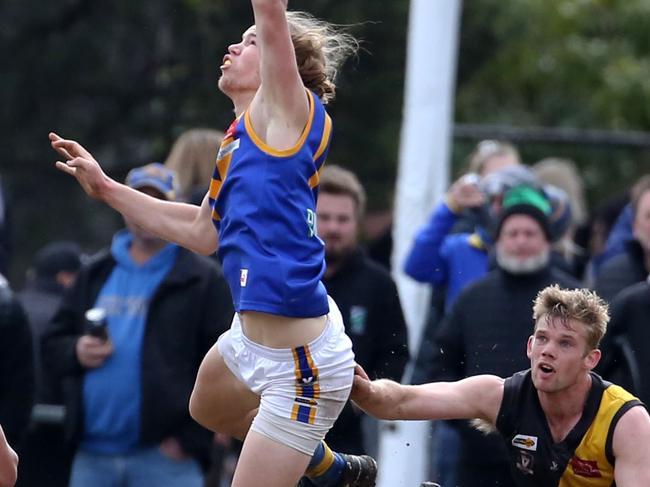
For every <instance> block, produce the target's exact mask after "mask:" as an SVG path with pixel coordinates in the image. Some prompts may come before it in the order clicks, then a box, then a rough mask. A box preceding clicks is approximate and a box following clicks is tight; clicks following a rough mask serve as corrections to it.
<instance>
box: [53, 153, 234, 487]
mask: <svg viewBox="0 0 650 487" xmlns="http://www.w3.org/2000/svg"><path fill="white" fill-rule="evenodd" d="M126 183H127V185H129V186H131V187H133V188H135V189H138V190H140V191H143V192H146V193H148V194H150V195H152V196H156V197H158V198H162V199H167V200H173V199H174V198H175V187H176V184H175V174H174V173H173V172H172V171H170V170H168V169H166V168H164V166H162V165H161V164H155V163H154V164H149V165H147V166H144V167H142V168H137V169H134V170H133V171H131V172H130V173H129V175H128V176H127V181H126ZM126 226H127V230H124V231H120V232H118V233H117V234H116V235H115V236H114V238H113V243H112V245H111V249H110V252H105V253H103V254H101V255H99V256H98V257H96V258H95V259H94V260H93V261H92V262H90V263H89V264H88V265H86V266H84V267H83V268H82V270H81V272H80V274H79V277H78V279H77V282H76V284H75V285H74V286H73V288H72V289H71V292H69V293H68V294H67V295H66V297H65V298H64V301H63V304H62V306H61V308H60V309H59V311H58V313H57V314H56V316H55V317H54V318H53V321H52V324H51V326H50V329H49V330H48V331H47V333H46V336H45V339H44V344H43V350H44V359H45V362H46V364H47V365H48V366H49V367H51V368H52V369H53V370H55V371H56V372H57V373H58V374H59V375H60V377H61V378H62V385H63V390H64V395H65V399H66V407H67V415H66V420H67V424H66V431H67V436H68V437H69V439H71V440H72V441H73V442H74V444H76V445H78V449H77V452H76V455H75V460H74V462H73V467H72V473H71V479H70V486H71V487H85V486H89V485H94V486H101V485H123V486H126V487H130V486H137V487H147V486H152V487H153V486H159V485H166V486H179V487H180V486H183V487H195V486H196V487H201V486H202V484H203V476H202V473H201V469H200V465H201V463H202V462H204V461H205V460H206V458H207V456H208V455H209V449H210V444H211V438H212V435H211V433H210V432H209V431H207V430H205V429H204V428H202V427H200V426H199V425H198V424H196V423H195V422H194V421H193V420H192V419H191V418H190V415H189V412H188V403H189V398H190V394H191V392H192V388H193V386H194V380H195V378H196V373H197V371H198V368H199V365H200V363H201V361H202V359H203V357H204V355H205V354H206V352H207V351H208V349H209V348H210V347H211V346H212V345H213V344H214V342H215V341H216V339H217V337H218V336H219V335H220V334H221V333H222V332H224V331H225V330H227V329H228V326H229V324H230V321H231V319H232V314H233V311H232V304H231V300H230V297H229V292H228V289H227V285H226V283H225V281H224V279H223V278H222V277H221V276H220V274H219V271H218V270H217V268H216V267H215V265H214V264H213V263H212V262H211V261H210V260H209V259H206V258H204V257H200V256H198V255H195V254H193V253H191V252H189V251H187V250H185V249H182V248H179V247H178V246H176V245H173V244H167V243H166V242H164V241H162V240H160V239H158V238H157V237H155V236H154V235H151V234H149V233H148V232H146V231H144V230H143V229H142V228H140V227H138V226H137V225H134V224H133V223H132V222H131V221H129V220H128V219H126ZM91 308H95V309H101V310H102V312H103V313H104V314H105V315H106V320H107V323H108V325H107V330H106V331H107V333H106V337H98V336H93V335H91V334H90V332H89V329H88V328H86V326H87V325H86V323H85V321H84V314H85V312H86V311H87V310H89V309H91ZM102 312H100V314H101V313H102Z"/></svg>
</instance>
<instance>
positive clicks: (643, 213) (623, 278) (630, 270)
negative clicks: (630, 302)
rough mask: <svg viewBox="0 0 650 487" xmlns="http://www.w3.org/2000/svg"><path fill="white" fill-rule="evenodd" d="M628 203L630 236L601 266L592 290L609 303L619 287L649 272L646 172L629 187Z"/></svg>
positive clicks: (649, 202)
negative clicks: (616, 253) (630, 223)
mask: <svg viewBox="0 0 650 487" xmlns="http://www.w3.org/2000/svg"><path fill="white" fill-rule="evenodd" d="M630 205H631V208H632V215H633V221H632V232H633V236H634V238H633V239H632V240H630V241H628V242H627V243H626V244H625V246H624V250H623V252H622V253H620V254H619V255H617V256H615V257H612V258H611V259H609V260H608V261H607V262H606V263H605V264H604V265H603V266H602V268H601V269H600V272H599V273H598V276H597V278H596V286H595V288H596V292H597V293H598V295H599V296H600V297H601V298H603V299H605V300H606V301H610V302H611V301H612V300H613V299H614V297H615V296H616V294H617V293H619V292H620V291H621V290H622V289H623V288H625V287H627V286H630V285H632V284H634V283H636V282H639V281H643V280H645V279H646V277H647V276H648V273H650V174H646V175H645V176H643V177H641V178H640V179H639V180H638V181H637V182H636V183H635V184H634V186H633V187H632V190H631V193H630Z"/></svg>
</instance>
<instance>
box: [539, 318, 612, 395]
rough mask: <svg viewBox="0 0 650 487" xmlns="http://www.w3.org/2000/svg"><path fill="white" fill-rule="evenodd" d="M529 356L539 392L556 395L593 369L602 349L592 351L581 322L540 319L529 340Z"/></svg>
mask: <svg viewBox="0 0 650 487" xmlns="http://www.w3.org/2000/svg"><path fill="white" fill-rule="evenodd" d="M527 355H528V358H529V359H530V366H531V374H532V379H533V384H535V387H536V388H537V390H538V391H542V392H546V393H554V392H561V391H564V390H566V389H568V388H570V387H572V386H573V385H575V384H576V383H578V381H579V380H580V379H581V378H582V377H583V376H584V374H585V373H586V372H588V371H589V370H591V369H593V368H594V367H595V366H596V364H597V363H598V360H599V359H600V350H589V346H588V344H587V332H586V330H585V325H584V324H583V323H582V322H579V321H575V320H569V321H564V320H561V319H559V318H553V319H545V318H541V319H540V320H539V321H538V323H537V326H536V329H535V332H534V334H533V336H531V337H530V338H529V339H528V348H527Z"/></svg>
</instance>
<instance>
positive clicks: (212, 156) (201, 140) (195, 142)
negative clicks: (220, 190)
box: [165, 128, 223, 204]
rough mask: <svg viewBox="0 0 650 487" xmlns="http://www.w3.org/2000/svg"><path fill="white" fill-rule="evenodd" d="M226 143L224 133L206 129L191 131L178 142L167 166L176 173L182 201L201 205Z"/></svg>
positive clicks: (166, 162)
mask: <svg viewBox="0 0 650 487" xmlns="http://www.w3.org/2000/svg"><path fill="white" fill-rule="evenodd" d="M222 139H223V132H220V131H219V130H213V129H204V128H195V129H190V130H187V131H185V132H183V133H182V134H181V135H180V136H179V137H178V139H176V141H175V142H174V145H173V146H172V149H171V151H170V153H169V156H168V157H167V160H165V166H166V167H168V168H169V169H171V170H172V171H176V174H177V176H178V185H179V190H180V195H179V196H180V199H182V200H185V201H189V202H193V203H197V204H201V199H202V198H203V197H204V196H205V193H206V192H207V189H208V188H207V183H208V182H209V181H210V178H211V177H212V172H213V171H214V164H215V161H216V159H217V152H219V146H220V144H221V140H222Z"/></svg>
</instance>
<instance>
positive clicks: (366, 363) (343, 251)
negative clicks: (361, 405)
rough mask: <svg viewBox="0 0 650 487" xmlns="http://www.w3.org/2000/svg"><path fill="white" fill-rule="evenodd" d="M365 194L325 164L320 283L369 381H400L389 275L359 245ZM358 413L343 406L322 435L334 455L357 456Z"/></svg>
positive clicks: (403, 349) (402, 333)
mask: <svg viewBox="0 0 650 487" xmlns="http://www.w3.org/2000/svg"><path fill="white" fill-rule="evenodd" d="M364 207H365V192H364V190H363V187H362V186H361V184H360V182H359V180H358V179H357V177H356V176H355V175H354V174H353V173H352V172H350V171H348V170H347V169H344V168H342V167H339V166H335V165H328V166H326V167H325V169H323V171H322V173H321V177H320V192H319V195H318V204H317V207H316V213H317V217H318V235H319V237H320V238H321V239H323V241H324V242H325V260H326V263H327V270H326V271H325V278H324V279H323V282H324V283H325V286H326V288H327V292H328V294H329V295H330V296H332V298H334V300H335V301H336V303H337V304H338V305H339V309H340V310H341V314H342V316H343V322H344V323H345V331H346V333H347V335H348V336H349V337H350V338H351V339H352V348H353V350H354V354H355V360H356V361H357V363H359V364H361V365H362V366H363V367H364V368H365V370H367V371H368V373H369V374H370V375H371V376H372V377H390V378H392V379H394V380H400V379H401V377H402V374H403V373H404V367H405V365H406V362H407V361H408V344H407V332H406V323H405V321H404V315H403V314H402V307H401V305H400V301H399V296H398V294H397V287H396V286H395V283H394V282H393V279H392V278H391V276H390V274H389V273H388V272H387V271H386V270H385V269H384V268H383V267H382V266H381V265H379V264H377V263H375V262H373V261H372V260H370V259H369V258H368V257H367V256H366V254H365V252H364V251H363V250H362V249H361V248H360V247H359V243H358V232H359V222H360V219H361V217H362V216H363V212H364ZM361 418H362V413H361V412H360V411H359V410H357V409H355V408H354V407H353V406H352V405H351V403H348V404H347V405H346V407H345V409H344V410H343V412H342V413H341V414H340V416H339V418H338V420H337V421H336V423H334V426H333V427H332V429H331V430H330V432H329V433H328V435H327V437H326V440H327V442H328V444H329V445H330V446H331V447H332V448H334V449H335V450H337V451H344V452H348V453H355V454H363V453H366V448H365V447H364V444H363V428H362V423H361Z"/></svg>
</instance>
